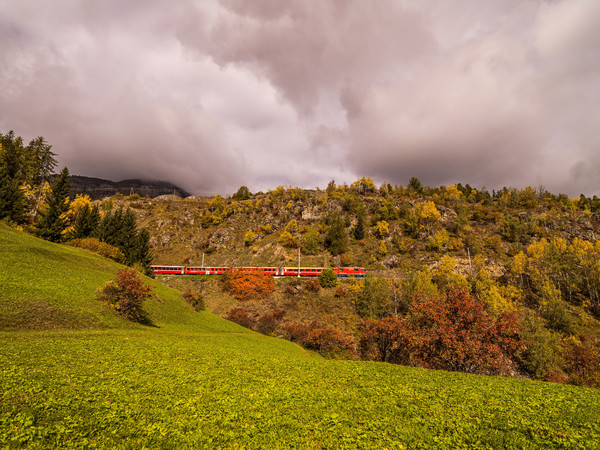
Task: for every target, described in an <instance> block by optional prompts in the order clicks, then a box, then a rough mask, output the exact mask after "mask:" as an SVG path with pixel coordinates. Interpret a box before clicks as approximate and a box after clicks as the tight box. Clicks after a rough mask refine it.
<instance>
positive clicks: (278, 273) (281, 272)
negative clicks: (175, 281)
mask: <svg viewBox="0 0 600 450" xmlns="http://www.w3.org/2000/svg"><path fill="white" fill-rule="evenodd" d="M150 267H151V268H152V272H153V273H156V274H167V275H221V274H222V273H224V272H225V271H226V270H228V269H237V270H256V269H258V270H262V271H263V272H264V273H266V274H269V275H272V276H274V277H298V276H300V277H317V276H319V275H320V274H321V272H323V270H325V267H300V268H298V267H199V266H150ZM332 270H333V271H334V272H335V273H336V274H337V276H338V277H359V278H362V277H364V276H366V275H367V270H366V269H364V268H362V267H333V268H332Z"/></svg>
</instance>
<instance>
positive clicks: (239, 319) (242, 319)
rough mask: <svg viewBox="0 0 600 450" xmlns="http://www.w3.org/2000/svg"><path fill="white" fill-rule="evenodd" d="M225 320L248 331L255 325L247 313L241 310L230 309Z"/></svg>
mask: <svg viewBox="0 0 600 450" xmlns="http://www.w3.org/2000/svg"><path fill="white" fill-rule="evenodd" d="M226 319H227V320H231V321H232V322H235V323H237V324H238V325H241V326H243V327H246V328H250V329H252V328H254V324H255V321H254V318H253V317H252V316H251V315H250V314H249V313H248V311H246V310H245V309H242V308H232V309H230V310H229V312H228V313H227V317H226Z"/></svg>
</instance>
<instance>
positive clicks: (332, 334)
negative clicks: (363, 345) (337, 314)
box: [279, 322, 354, 356]
mask: <svg viewBox="0 0 600 450" xmlns="http://www.w3.org/2000/svg"><path fill="white" fill-rule="evenodd" d="M279 331H280V332H281V334H282V335H283V337H285V338H286V339H288V340H290V341H292V342H297V343H298V344H300V345H302V346H303V347H306V348H308V349H310V350H315V351H317V352H319V353H321V354H323V355H328V356H336V355H340V354H348V353H350V354H353V353H354V340H353V339H352V338H350V337H347V336H344V335H343V334H342V333H341V332H340V331H339V330H336V329H333V328H323V327H322V326H321V324H319V323H318V322H313V323H311V324H310V325H305V324H303V323H297V322H285V323H283V324H282V325H281V326H280V327H279Z"/></svg>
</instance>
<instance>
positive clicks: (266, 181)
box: [0, 0, 600, 195]
mask: <svg viewBox="0 0 600 450" xmlns="http://www.w3.org/2000/svg"><path fill="white" fill-rule="evenodd" d="M9 130H14V131H15V133H16V134H17V135H21V136H23V137H24V138H25V139H26V140H27V141H28V140H29V139H31V138H33V137H36V136H39V135H41V136H44V137H45V138H46V139H47V141H48V142H49V143H50V144H52V145H53V149H54V151H55V152H56V153H58V154H59V161H60V164H61V166H63V165H66V166H68V167H69V169H70V171H71V173H73V174H78V175H87V176H96V177H102V178H108V179H112V180H120V179H125V178H149V179H163V180H169V181H171V182H174V183H176V184H178V185H180V186H181V187H183V188H185V189H187V190H188V191H190V192H194V193H221V194H231V193H233V192H235V190H237V188H238V187H239V186H240V185H247V186H248V187H250V189H251V190H252V191H257V190H259V189H269V188H274V187H276V186H278V185H282V184H283V185H286V186H287V185H294V186H300V187H307V188H314V187H317V186H320V187H325V186H326V184H327V182H328V181H329V180H332V179H335V180H336V182H337V183H338V184H341V183H343V182H348V183H351V182H353V181H355V180H356V179H357V178H359V177H363V176H367V177H372V178H373V179H374V180H375V181H376V182H377V183H378V184H379V183H381V182H382V181H384V180H385V181H387V182H390V183H392V184H404V185H406V184H407V182H408V180H409V178H410V177H412V176H416V177H419V178H420V179H421V180H422V182H423V183H424V184H427V185H430V186H438V185H441V184H445V185H449V184H452V183H457V182H462V183H463V184H464V183H470V184H471V185H472V186H475V187H481V186H486V187H487V188H488V189H490V190H491V189H494V188H498V187H502V186H514V187H524V186H528V185H531V186H535V187H537V186H539V185H543V186H545V187H546V188H547V189H549V190H550V191H552V192H555V193H558V192H565V193H568V194H570V195H577V194H579V193H581V192H583V193H585V194H586V195H591V194H599V193H600V1H599V0H456V1H452V0H447V1H444V0H441V1H440V0H413V1H403V0H397V1H395V0H368V1H367V0H289V1H284V0H222V1H210V0H195V1H194V0H188V1H169V0H128V1H122V0H79V1H75V0H53V1H40V0H0V132H3V133H5V132H8V131H9Z"/></svg>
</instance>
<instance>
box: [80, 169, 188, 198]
mask: <svg viewBox="0 0 600 450" xmlns="http://www.w3.org/2000/svg"><path fill="white" fill-rule="evenodd" d="M77 194H82V195H85V194H87V195H89V196H90V197H91V198H92V199H93V200H96V199H101V198H104V197H110V196H111V195H115V194H123V195H131V194H138V195H140V196H142V197H146V196H148V197H152V198H154V197H158V196H159V195H167V194H175V195H177V196H179V197H188V196H189V195H190V194H189V193H188V192H186V191H184V190H183V189H181V188H180V187H179V186H176V185H174V184H173V183H169V182H168V181H148V180H138V179H134V180H123V181H110V180H103V179H101V178H92V177H82V176H80V175H72V176H71V196H72V197H74V196H75V195H77Z"/></svg>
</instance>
